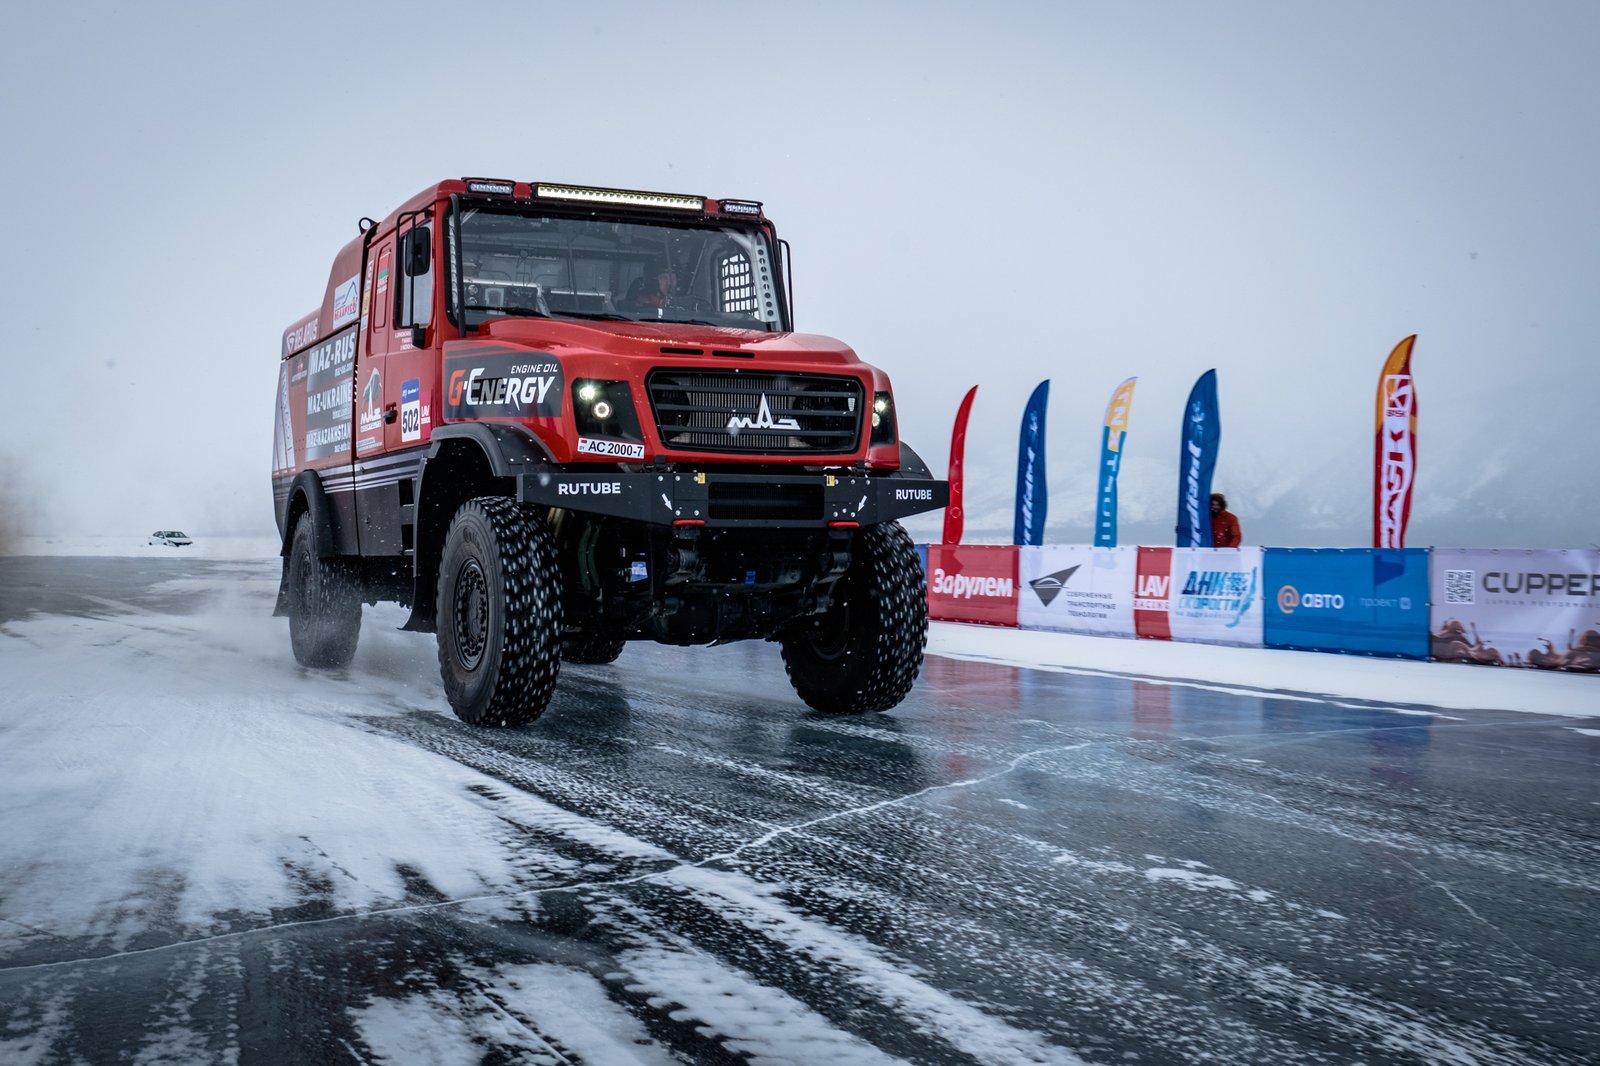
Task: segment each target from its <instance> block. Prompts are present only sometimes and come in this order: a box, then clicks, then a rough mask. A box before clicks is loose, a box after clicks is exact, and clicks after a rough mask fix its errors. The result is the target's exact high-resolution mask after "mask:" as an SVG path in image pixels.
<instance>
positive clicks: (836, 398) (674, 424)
mask: <svg viewBox="0 0 1600 1066" xmlns="http://www.w3.org/2000/svg"><path fill="white" fill-rule="evenodd" d="M645 383H646V385H647V386H648V388H649V390H650V407H651V410H653V411H654V412H655V418H656V428H657V430H658V431H659V432H660V434H661V442H662V443H663V444H665V445H666V446H667V447H668V448H682V449H684V450H686V451H700V452H768V453H770V452H796V451H800V452H808V453H814V454H829V455H836V454H840V453H846V452H853V451H855V449H856V441H857V440H858V438H859V436H860V433H861V418H862V413H863V407H864V406H865V405H864V403H863V402H862V401H863V393H862V388H861V382H859V381H857V380H856V379H855V378H846V377H830V376H826V375H822V374H775V373H772V372H771V371H738V370H727V371H723V372H721V373H717V372H711V371H706V370H700V369H695V370H672V369H661V370H653V371H651V372H650V376H649V377H648V378H647V379H646V382H645Z"/></svg>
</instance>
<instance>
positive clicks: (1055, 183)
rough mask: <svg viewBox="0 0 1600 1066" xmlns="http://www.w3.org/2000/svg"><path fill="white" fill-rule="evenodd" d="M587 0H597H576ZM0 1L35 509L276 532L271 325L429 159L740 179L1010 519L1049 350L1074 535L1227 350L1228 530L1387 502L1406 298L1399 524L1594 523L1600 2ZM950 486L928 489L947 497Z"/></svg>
mask: <svg viewBox="0 0 1600 1066" xmlns="http://www.w3.org/2000/svg"><path fill="white" fill-rule="evenodd" d="M568 11H571V12H574V13H567V12H568ZM7 23H8V25H7V30H6V33H5V35H4V38H3V40H0V86H3V94H0V98H3V100H4V104H3V105H0V106H3V112H0V121H3V128H0V135H3V144H4V152H3V153H0V188H3V189H4V192H5V194H6V197H5V199H6V202H7V203H8V204H9V205H10V212H9V216H10V217H9V219H8V223H7V225H6V227H5V232H6V233H7V234H9V236H10V240H9V241H8V242H7V243H8V245H9V247H10V249H11V252H10V254H9V255H6V256H4V257H3V258H0V264H3V265H0V301H3V302H0V307H3V309H4V312H5V321H6V323H7V325H8V326H9V328H10V331H11V337H10V339H9V340H8V342H7V343H6V345H5V347H4V349H3V354H0V360H3V365H4V367H5V371H6V374H5V378H6V382H7V385H8V388H9V396H10V402H9V403H8V404H7V417H6V419H5V422H4V424H5V430H4V435H3V436H0V456H4V461H5V464H6V471H7V474H6V484H5V485H4V487H3V488H0V492H4V493H5V494H6V499H4V500H0V503H4V504H5V505H6V506H8V507H10V508H12V509H14V511H15V512H16V513H21V514H24V515H27V516H30V518H31V520H32V521H33V523H34V524H35V526H36V528H35V530H34V531H35V532H51V531H63V532H73V533H116V534H122V533H127V534H131V535H139V534H143V533H146V532H148V531H149V530H150V529H154V528H158V527H169V526H170V527H184V528H188V529H189V530H190V532H196V533H200V534H204V533H207V532H212V533H223V532H270V531H271V529H272V517H271V514H272V511H271V493H270V488H269V482H268V466H269V460H270V452H271V450H270V438H271V432H272V407H273V399H274V395H273V394H274V386H275V382H276V374H277V366H276V359H277V354H278V344H279V337H280V334H281V332H282V330H283V328H284V327H285V326H286V325H287V324H288V323H289V322H290V321H291V320H293V319H295V318H297V317H298V316H300V315H302V314H304V313H306V312H307V311H309V310H311V309H313V308H314V307H315V306H316V305H317V303H318V302H319V301H320V299H321V296H322V290H323V286H324V284H325V283H326V281H327V277H328V269H329V266H330V263H331V260H332V256H333V254H334V252H335V251H336V250H337V249H338V248H339V247H340V246H341V245H342V244H343V243H344V242H345V241H346V240H348V239H349V237H350V236H352V235H353V234H354V233H355V232H356V222H357V220H358V219H359V218H360V217H361V216H363V215H371V216H374V217H382V216H383V215H385V214H387V213H388V212H389V211H390V210H392V209H393V208H394V207H395V205H396V204H397V203H398V202H399V201H400V200H401V199H403V198H405V197H407V196H409V195H411V194H412V193H415V192H416V191H418V190H419V189H421V188H423V187H425V186H427V185H429V184H432V183H434V182H437V181H438V180H440V179H442V178H445V177H459V176H462V175H467V174H472V175H486V176H494V177H506V178H521V179H533V180H554V181H572V182H581V183H591V184H605V185H617V186H627V187H636V188H646V189H660V190H666V191H677V192H686V193H693V194H702V195H708V196H718V197H721V196H728V197H744V198H751V199H759V200H762V201H764V202H765V203H766V205H767V210H768V213H769V214H770V215H771V216H772V217H773V218H774V219H775V221H776V223H777V225H778V229H779V232H780V234H781V235H783V236H784V237H786V238H788V239H789V240H790V241H792V242H793V245H794V265H795V274H796V279H795V294H796V305H797V306H796V310H797V318H798V322H799V325H800V326H801V327H802V328H803V329H805V330H806V331H809V332H817V333H826V334H830V335H833V336H837V337H839V338H841V339H843V340H845V341H846V342H848V343H850V344H852V345H853V346H854V347H855V348H856V350H857V351H858V352H859V353H860V355H861V356H862V358H864V359H866V360H868V361H869V362H873V363H876V364H877V365H879V366H882V367H883V368H884V369H886V370H887V371H888V372H889V373H890V375H891V376H892V378H893V380H894V382H895V387H896V394H897V398H898V401H899V406H900V413H901V426H902V430H903V433H904V435H905V436H906V438H907V439H908V440H909V441H911V442H912V443H913V444H914V445H915V446H916V447H917V448H918V449H919V450H920V451H921V452H922V453H923V454H924V455H925V456H926V457H927V458H928V459H929V461H930V463H931V464H932V465H933V466H934V468H935V469H936V470H938V471H942V470H943V469H944V466H945V462H946V458H947V454H948V447H949V433H950V424H951V421H952V419H953V417H954V414H955V410H956V406H957V404H958V403H959V401H960V398H961V396H962V394H963V393H964V392H965V390H966V389H967V388H968V387H969V386H970V385H973V384H980V385H981V386H982V387H981V389H980V391H979V397H978V401H977V405H976V407H975V409H974V413H973V421H972V427H971V433H970V437H969V451H968V470H969V472H970V476H972V477H973V478H974V479H975V480H976V481H977V482H979V484H977V485H975V486H974V487H973V488H972V489H971V490H969V491H970V492H971V501H972V503H973V512H974V513H973V518H972V520H971V523H970V524H969V529H970V528H974V527H977V528H978V529H979V530H980V533H981V530H982V529H984V528H989V529H992V531H993V532H994V533H995V534H996V535H997V537H1004V536H1006V535H1009V530H1010V521H1011V520H1010V509H1011V497H1012V486H1013V483H1014V477H1015V461H1016V459H1015V454H1016V441H1017V433H1018V422H1019V420H1020V417H1021V413H1022V405H1023V403H1024V401H1025V400H1026V398H1027V395H1028V393H1029V392H1030V391H1031V390H1032V388H1033V386H1034V385H1035V384H1037V382H1038V381H1039V380H1040V379H1042V378H1046V377H1048V378H1050V379H1051V381H1052V389H1051V406H1050V412H1049V420H1048V434H1049V444H1050V451H1049V454H1050V470H1049V484H1050V489H1051V501H1050V523H1049V530H1048V537H1049V539H1051V540H1056V541H1064V542H1085V541H1087V540H1088V539H1089V537H1090V519H1091V515H1092V510H1093V504H1094V500H1093V480H1092V479H1093V469H1092V468H1093V466H1094V463H1095V461H1096V459H1097V458H1098V454H1097V450H1098V444H1099V432H1100V430H1099V427H1100V420H1101V416H1102V414H1103V411H1104V407H1105V403H1106V401H1107V399H1108V398H1109V396H1110V393H1111V390H1112V389H1113V387H1114V386H1115V385H1116V384H1117V382H1119V381H1121V380H1122V379H1123V378H1125V377H1127V376H1129V375H1133V374H1137V375H1138V376H1139V379H1140V382H1139V387H1138V392H1137V395H1136V396H1135V399H1134V403H1133V415H1132V425H1131V428H1130V433H1129V438H1128V451H1127V458H1126V460H1125V465H1124V468H1123V474H1122V482H1121V489H1122V493H1121V494H1122V506H1123V522H1122V540H1123V542H1124V543H1134V542H1136V541H1138V540H1141V539H1142V540H1144V541H1145V542H1146V543H1170V542H1171V535H1172V532H1171V531H1172V524H1173V512H1174V510H1175V506H1176V496H1177V452H1178V429H1179V422H1180V417H1181V413H1182V406H1183V402H1184V398H1185V397H1186V396H1187V393H1188V390H1189V387H1190V386H1191V385H1192V384H1193V382H1194V379H1195V378H1196V377H1197V376H1198V375H1199V374H1200V373H1201V372H1202V371H1204V370H1206V369H1207V368H1210V367H1216V368H1217V371H1218V379H1219V395H1220V398H1221V409H1222V424H1223V435H1222V448H1221V458H1220V461H1219V464H1218V469H1217V475H1216V487H1218V488H1220V489H1223V490H1225V491H1227V492H1228V493H1229V495H1230V497H1231V498H1232V500H1233V503H1234V505H1235V506H1234V509H1235V510H1236V511H1237V512H1238V513H1239V515H1240V518H1241V520H1242V522H1243V525H1244V530H1245V539H1246V541H1247V542H1249V543H1275V544H1300V545H1315V544H1330V545H1360V544H1364V543H1370V527H1371V502H1370V501H1371V468H1372V447H1373V443H1372V442H1373V393H1374V389H1375V386H1376V379H1377V374H1378V371H1379V368H1380V367H1381V365H1382V362H1383V359H1384V357H1385V356H1386V355H1387V354H1388V352H1389V349H1390V348H1391V347H1392V346H1393V345H1394V344H1395V343H1396V342H1397V341H1399V340H1400V338H1402V337H1403V336H1405V335H1406V334H1408V333H1416V334H1418V335H1419V339H1418V342H1417V348H1416V354H1415V357H1414V361H1413V369H1414V371H1415V373H1416V375H1417V392H1418V397H1419V403H1420V434H1419V435H1420V456H1419V471H1418V480H1417V495H1416V500H1415V504H1414V511H1413V521H1412V534H1411V537H1410V538H1409V543H1412V544H1418V545H1425V544H1430V543H1431V544H1441V545H1446V544H1461V545H1475V544H1481V545H1498V546H1513V545H1527V546H1556V547H1561V546H1569V547H1587V546H1591V545H1595V544H1597V543H1600V530H1597V526H1600V521H1597V519H1600V505H1597V503H1596V500H1597V499H1600V463H1597V462H1596V458H1595V455H1596V441H1595V437H1596V428H1595V424H1594V421H1593V419H1592V418H1591V416H1590V410H1591V407H1592V406H1593V404H1594V402H1595V401H1594V399H1593V393H1594V387H1593V385H1592V384H1591V382H1592V381H1593V380H1594V378H1595V376H1596V365H1597V363H1596V354H1597V353H1596V337H1597V336H1600V328H1597V327H1600V321H1597V320H1600V298H1597V297H1600V269H1597V267H1600V192H1597V190H1600V173H1597V171H1600V167H1597V160H1600V144H1597V141H1600V133H1597V131H1600V122H1597V119H1596V111H1597V105H1600V63H1596V61H1595V57H1596V55H1600V4H1596V3H1593V2H1588V0H1583V2H1578V0H1574V2H1561V3H1555V2H1547V3H1539V2H1534V3H1518V4H1512V3H1495V4H1489V3H1462V2H1440V3H1432V2H1427V3H1424V2H1416V3H1404V2H1400V3H1361V2H1342V3H1338V4H1332V3H1325V4H1320V5H1313V4H1310V3H1283V2H1262V3H1253V2H1243V0H1219V2H1216V3H1210V4H1199V3H1172V4H1167V3H1125V4H1107V3H1075V2H1066V3H1055V4H1038V5H1031V4H1006V3H988V4H981V5H939V4H859V3H856V4H848V5H822V6H817V7H813V6H811V5H784V6H779V5H751V4H747V3H741V4H727V5H717V4H701V5H694V4H685V5H671V4H639V5H635V4H627V3H613V4H607V5H590V4H585V5H574V6H573V7H571V8H570V9H569V8H565V7H563V6H562V5H550V4H540V5H481V6H467V7H458V8H441V7H440V6H438V5H437V4H426V5H424V4H410V3H405V2H399V0H389V2H385V3H382V4H359V3H346V4H321V3H318V4H295V3H285V4H277V5H259V4H255V5H249V6H248V7H245V6H237V7H236V6H234V5H226V4H217V5H211V4H198V3H196V4H192V5H191V4H172V3H160V2H153V3H145V4H140V5H126V4H108V3H97V2H89V3H79V4H72V5H27V6H26V7H21V8H19V9H17V10H16V11H14V12H13V14H11V15H9V16H7ZM936 529H937V523H936V522H935V521H932V520H929V521H926V522H925V523H923V524H922V525H920V526H919V527H917V529H916V531H917V532H921V533H922V534H923V535H924V536H925V535H926V533H927V532H928V531H930V530H936Z"/></svg>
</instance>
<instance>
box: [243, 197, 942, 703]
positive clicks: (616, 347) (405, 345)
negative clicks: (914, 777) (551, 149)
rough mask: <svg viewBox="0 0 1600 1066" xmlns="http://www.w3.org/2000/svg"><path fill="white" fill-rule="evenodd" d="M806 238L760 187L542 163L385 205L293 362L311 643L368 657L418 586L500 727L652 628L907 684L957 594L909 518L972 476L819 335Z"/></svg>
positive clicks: (294, 583)
mask: <svg viewBox="0 0 1600 1066" xmlns="http://www.w3.org/2000/svg"><path fill="white" fill-rule="evenodd" d="M786 252H787V247H786V246H785V245H782V244H780V242H779V241H778V239H777V235H776V232H775V230H774V228H773V226H772V223H771V222H770V221H769V220H768V219H767V218H766V215H765V213H764V211H763V209H762V206H761V204H759V203H756V202H754V201H750V200H713V199H707V198H705V197H700V196H682V195H675V194H666V193H651V192H635V191H628V190H622V189H609V188H594V187H587V186H577V185H563V184H553V183H543V182H532V183H530V182H522V181H511V180H490V179H482V178H463V179H460V180H451V181H444V182H441V183H439V184H438V185H436V186H433V187H431V188H428V189H425V190H423V191H422V192H421V193H419V194H417V195H416V196H414V197H412V198H411V199H410V200H409V201H407V202H406V203H404V204H402V205H401V206H400V207H399V208H398V209H397V210H396V211H394V213H392V214H391V215H389V216H388V217H387V218H385V219H383V220H382V221H381V222H375V221H373V220H372V219H362V222H361V226H360V235H359V236H358V237H356V238H355V239H354V240H352V241H351V242H350V243H349V244H347V245H345V247H344V248H343V249H342V250H341V251H340V252H339V254H338V255H337V256H336V257H335V259H334V262H333V270H332V272H331V274H330V275H329V279H328V286H327V290H326V293H325V295H324V296H323V300H322V305H321V307H320V308H319V309H318V310H317V311H315V312H314V313H312V314H309V315H307V316H305V317H304V318H302V319H300V320H299V321H297V322H295V323H294V324H292V325H291V326H290V327H289V328H288V329H287V330H286V331H284V335H283V346H282V350H281V353H280V354H281V359H282V363H281V366H280V369H279V372H278V396H277V407H276V417H275V422H276V426H275V430H274V438H273V462H272V488H273V496H274V500H275V505H276V514H277V522H278V531H279V533H280V534H281V536H282V540H283V552H282V554H283V576H282V580H281V583H280V586H279V593H278V601H277V610H276V613H278V614H280V615H287V616H288V618H289V635H290V641H291V643H292V644H293V647H294V654H295V658H296V659H297V660H298V661H299V662H300V663H301V664H303V665H306V666H313V667H331V666H342V665H344V664H345V663H347V662H348V661H349V660H350V658H351V656H353V655H354V654H355V647H356V640H357V637H358V635H359V632H360V622H361V605H362V603H363V602H366V603H377V602H378V601H380V600H392V601H396V602H399V603H401V604H403V605H405V606H407V607H409V608H410V611H411V614H410V618H409V619H408V620H407V623H406V626H405V628H407V629H412V630H419V631H424V632H434V633H436V634H437V640H438V653H439V670H440V675H441V677H442V678H443V682H444V690H445V694H446V696H447V698H448V699H449V701H450V705H451V707H452V708H454V710H455V712H456V714H457V715H458V716H460V717H461V718H462V719H463V720H464V721H467V722H471V723H474V724H478V725H491V726H501V725H518V724H521V723H524V722H528V721H531V720H533V719H534V718H537V717H538V716H539V715H540V714H541V713H542V712H543V711H544V709H545V707H546V706H547V705H548V703H549V702H550V699H551V696H552V693H553V691H554V688H555V683H556V675H557V672H558V671H559V668H560V664H561V661H562V660H563V659H565V660H567V661H570V662H578V663H606V662H611V661H612V660H614V659H615V658H616V657H617V656H618V655H619V654H620V653H621V651H622V648H623V645H624V643H625V642H626V641H629V640H655V641H659V642H662V643H666V644H675V645H689V644H705V643H721V642H726V641H732V640H742V639H750V638H762V639H767V640H775V641H777V642H778V643H779V644H780V645H781V648H782V653H783V661H784V664H785V667H786V669H787V672H788V675H789V678H790V681H791V682H792V683H793V685H794V688H795V690H796V692H797V693H798V694H799V696H800V698H801V699H802V700H804V701H805V702H806V703H807V704H809V705H810V706H812V707H814V708H816V709H818V710H821V711H828V712H855V711H871V710H883V709H887V708H889V707H892V706H894V705H895V704H897V703H899V702H900V700H901V699H903V698H904V697H905V695H906V693H907V692H909V691H910V689H911V685H912V682H913V680H914V679H915V677H916V674H917V671H918V669H919V668H920V666H921V663H922V648H923V644H924V643H925V640H926V635H927V599H926V591H925V584H924V580H923V576H922V570H921V567H920V565H919V563H918V561H917V556H916V552H915V550H914V548H913V546H912V543H911V539H910V538H909V537H908V536H907V534H906V532H905V530H904V529H903V528H901V526H900V525H899V523H898V521H897V519H899V518H902V517H904V516H906V515H910V514H915V513H918V512H922V511H929V510H933V509H935V508H939V507H943V506H945V504H946V503H947V502H948V497H949V486H948V484H947V483H946V482H943V481H939V480H936V479H934V478H933V477H932V476H931V475H930V473H929V470H928V467H927V465H926V464H925V463H924V462H923V461H922V460H921V459H920V458H919V457H918V456H917V454H916V453H915V452H914V451H912V450H911V448H910V447H908V446H907V445H905V444H904V443H903V442H902V441H901V440H900V439H899V434H898V432H897V428H896V418H895V406H894V394H893V390H892V389H891V388H890V386H889V381H888V378H887V377H886V376H885V375H884V374H883V373H882V372H881V371H879V370H877V369H875V368H873V367H871V366H868V365H867V364H865V363H863V362H861V361H860V360H859V359H857V358H856V355H855V353H854V352H853V351H852V350H851V349H850V348H849V347H847V346H846V345H844V344H841V343H840V342H838V341H835V340H832V339H829V338H827V337H820V336H813V335H809V334H803V333H795V332H793V331H792V327H791V324H790V315H791V300H790V290H789V285H788V282H787V279H786V275H785V270H784V266H785V259H786Z"/></svg>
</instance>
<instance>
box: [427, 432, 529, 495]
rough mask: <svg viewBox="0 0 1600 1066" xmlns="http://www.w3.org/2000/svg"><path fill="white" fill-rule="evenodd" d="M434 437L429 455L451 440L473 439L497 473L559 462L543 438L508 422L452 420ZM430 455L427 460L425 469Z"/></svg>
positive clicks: (515, 472) (505, 474) (509, 473)
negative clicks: (545, 444)
mask: <svg viewBox="0 0 1600 1066" xmlns="http://www.w3.org/2000/svg"><path fill="white" fill-rule="evenodd" d="M430 440H431V442H432V447H430V448H429V449H428V455H427V459H436V458H438V455H439V452H440V451H441V450H443V447H444V445H446V444H448V443H450V442H451V441H458V440H469V441H471V442H473V443H474V444H476V445H477V446H478V448H479V450H481V451H482V452H483V454H484V457H485V458H486V459H488V460H489V472H490V473H492V474H493V475H494V476H495V477H516V476H517V475H518V474H521V473H525V472H527V471H530V470H537V469H538V468H539V467H541V466H553V465H554V464H555V457H554V456H552V455H551V454H550V449H548V448H546V447H545V446H544V442H543V441H541V440H540V439H539V438H538V437H535V436H534V435H533V434H532V433H529V432H528V431H527V430H526V429H524V428H522V427H521V426H518V425H513V424H511V423H508V422H451V423H449V424H448V425H444V426H440V427H439V428H438V429H436V430H434V431H433V434H432V437H431V438H430ZM427 459H424V460H423V468H424V469H426V468H427ZM419 488H420V486H419ZM418 495H419V496H420V493H419V494H418Z"/></svg>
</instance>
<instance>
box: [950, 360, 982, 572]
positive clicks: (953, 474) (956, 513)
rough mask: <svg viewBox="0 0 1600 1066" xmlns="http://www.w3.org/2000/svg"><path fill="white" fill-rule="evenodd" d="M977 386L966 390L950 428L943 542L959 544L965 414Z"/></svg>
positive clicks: (969, 407)
mask: <svg viewBox="0 0 1600 1066" xmlns="http://www.w3.org/2000/svg"><path fill="white" fill-rule="evenodd" d="M977 395H978V386H976V385H974V386H972V388H970V389H968V390H967V396H966V399H964V400H962V401H961V407H960V408H959V409H958V410H957V411H956V424H955V426H954V427H952V428H951V430H950V504H949V506H947V507H946V508H945V509H944V543H946V544H960V543H961V530H962V526H963V525H964V523H965V521H966V516H965V515H964V514H963V513H962V511H961V486H962V481H963V478H962V473H961V460H962V456H963V455H965V454H966V450H967V416H968V415H970V414H972V399H973V397H974V396H977Z"/></svg>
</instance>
